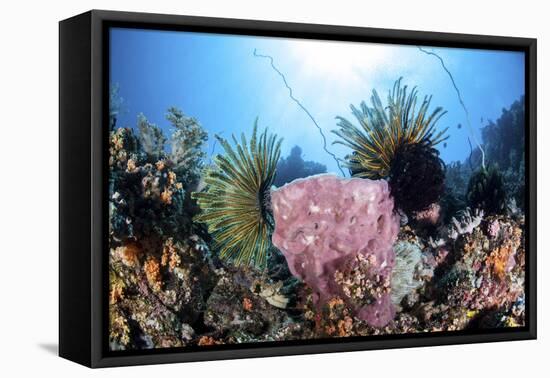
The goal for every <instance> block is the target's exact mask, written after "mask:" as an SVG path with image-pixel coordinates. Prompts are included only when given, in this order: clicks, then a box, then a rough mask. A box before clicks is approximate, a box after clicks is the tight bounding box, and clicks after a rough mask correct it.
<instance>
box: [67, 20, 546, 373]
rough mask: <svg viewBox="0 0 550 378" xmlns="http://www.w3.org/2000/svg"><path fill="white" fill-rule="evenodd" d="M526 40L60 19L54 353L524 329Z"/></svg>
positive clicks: (77, 356)
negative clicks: (56, 342) (57, 287)
mask: <svg viewBox="0 0 550 378" xmlns="http://www.w3.org/2000/svg"><path fill="white" fill-rule="evenodd" d="M535 94H536V41H535V40H534V39H525V38H512V37H493V36H479V35H476V36H474V35H461V34H442V33H431V32H413V31H398V30H382V29H369V28H354V27H341V26H326V25H307V24H292V23H277V22H264V21H246V20H231V19H214V18H201V17H186V16H170V15H157V14H141V13H122V12H110V11H90V12H88V13H85V14H82V15H79V16H75V17H73V18H70V19H68V20H64V21H62V22H61V23H60V277H59V280H60V317H59V319H60V327H59V329H60V334H59V343H60V345H59V346H60V355H61V356H62V357H65V358H68V359H70V360H73V361H76V362H78V363H81V364H84V365H87V366H91V367H105V366H116V365H135V364H151V363H165V362H180V361H198V360H213V359H226V358H242V357H259V356H273V355H285V354H303V353H319V352H335V351H351V350H366V349H374V348H396V347H411V346H426V345H445V344H453V343H473V342H489V341H504V340H522V339H531V338H535V337H536V286H535V283H536V237H535V235H536V222H535V219H536V192H535V190H536V177H535V172H536V167H535V164H536V162H535V156H536V154H535V147H536V143H535V140H536V128H535V122H536V96H535Z"/></svg>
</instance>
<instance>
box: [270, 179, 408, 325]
mask: <svg viewBox="0 0 550 378" xmlns="http://www.w3.org/2000/svg"><path fill="white" fill-rule="evenodd" d="M271 202H272V206H273V215H274V218H275V230H274V232H273V244H274V245H275V246H277V248H279V250H281V252H283V254H284V255H285V258H286V260H287V263H288V266H289V268H290V271H291V272H292V274H293V275H294V276H296V277H299V278H300V279H301V280H303V281H304V282H305V283H306V284H307V285H309V286H310V287H311V288H312V289H313V291H314V295H315V297H316V301H317V302H319V303H321V304H322V303H325V302H327V301H329V300H330V299H331V298H332V297H333V296H341V297H342V298H343V299H345V300H346V301H347V302H348V303H350V304H352V306H353V307H354V309H355V312H356V313H357V316H359V317H360V318H362V319H366V320H367V321H368V322H369V323H370V324H372V325H375V326H383V325H385V324H386V323H387V322H388V321H389V320H391V318H392V317H393V309H392V306H391V301H390V300H389V278H390V273H391V269H392V267H393V264H394V255H393V250H392V244H393V242H394V241H395V238H396V235H397V231H398V220H397V218H396V217H395V216H394V214H393V200H392V199H391V197H390V196H389V189H388V185H387V183H386V182H385V181H383V180H380V181H372V180H368V179H342V178H338V177H336V176H332V175H318V176H313V177H309V178H307V179H300V180H295V181H293V182H292V183H290V184H287V185H285V186H283V187H281V188H279V189H276V190H273V191H272V193H271Z"/></svg>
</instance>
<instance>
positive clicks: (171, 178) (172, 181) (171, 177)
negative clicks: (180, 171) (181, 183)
mask: <svg viewBox="0 0 550 378" xmlns="http://www.w3.org/2000/svg"><path fill="white" fill-rule="evenodd" d="M175 183H176V172H173V171H170V172H168V185H174V184H175Z"/></svg>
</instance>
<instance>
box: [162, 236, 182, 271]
mask: <svg viewBox="0 0 550 378" xmlns="http://www.w3.org/2000/svg"><path fill="white" fill-rule="evenodd" d="M180 264H181V258H180V255H179V253H178V250H177V248H176V246H175V245H174V240H173V239H172V238H170V239H168V240H167V241H166V243H164V247H163V250H162V257H161V260H160V265H162V266H166V265H168V266H169V267H170V269H172V270H174V269H175V268H176V267H178V266H179V265H180Z"/></svg>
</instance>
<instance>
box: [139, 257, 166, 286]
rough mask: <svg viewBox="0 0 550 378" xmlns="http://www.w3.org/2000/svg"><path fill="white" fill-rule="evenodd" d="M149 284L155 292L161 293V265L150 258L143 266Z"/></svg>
mask: <svg viewBox="0 0 550 378" xmlns="http://www.w3.org/2000/svg"><path fill="white" fill-rule="evenodd" d="M143 269H144V271H145V276H146V277H147V282H149V285H150V286H151V288H152V289H153V290H154V291H160V290H161V288H162V280H161V274H160V264H159V262H158V261H157V259H156V258H154V257H149V258H148V259H147V261H146V262H145V265H144V266H143Z"/></svg>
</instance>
